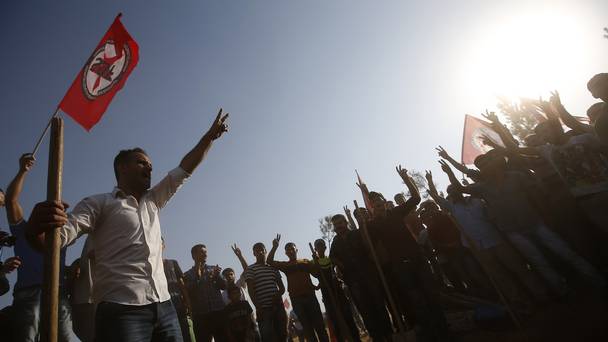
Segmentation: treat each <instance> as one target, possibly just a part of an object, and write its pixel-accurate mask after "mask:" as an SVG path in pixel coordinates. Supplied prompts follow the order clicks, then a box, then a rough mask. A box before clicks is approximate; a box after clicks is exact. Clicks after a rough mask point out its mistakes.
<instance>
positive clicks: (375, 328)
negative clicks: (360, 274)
mask: <svg viewBox="0 0 608 342" xmlns="http://www.w3.org/2000/svg"><path fill="white" fill-rule="evenodd" d="M347 285H348V288H349V290H350V293H351V296H352V298H353V300H354V302H355V306H356V307H357V309H358V310H359V313H361V318H363V323H364V324H365V329H367V331H368V332H369V335H370V336H371V337H372V339H373V340H374V341H388V340H390V336H391V334H392V332H393V329H392V326H391V321H390V318H389V316H388V311H386V305H385V303H384V293H383V292H382V285H381V284H380V282H379V281H376V280H375V279H369V278H359V279H356V280H355V279H353V280H351V281H349V282H348V283H347Z"/></svg>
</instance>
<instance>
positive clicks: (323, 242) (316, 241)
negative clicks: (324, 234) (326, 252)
mask: <svg viewBox="0 0 608 342" xmlns="http://www.w3.org/2000/svg"><path fill="white" fill-rule="evenodd" d="M320 244H323V246H325V247H327V244H326V243H325V240H323V239H316V240H315V243H314V246H315V247H317V245H320Z"/></svg>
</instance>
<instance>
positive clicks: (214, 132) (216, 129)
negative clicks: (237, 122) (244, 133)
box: [207, 108, 229, 140]
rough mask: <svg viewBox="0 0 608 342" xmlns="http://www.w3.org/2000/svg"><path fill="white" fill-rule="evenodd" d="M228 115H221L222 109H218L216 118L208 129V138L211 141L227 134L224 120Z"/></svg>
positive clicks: (226, 125)
mask: <svg viewBox="0 0 608 342" xmlns="http://www.w3.org/2000/svg"><path fill="white" fill-rule="evenodd" d="M228 115H229V113H226V114H225V115H222V108H220V110H219V112H217V117H216V118H215V120H213V123H212V124H211V127H210V128H209V132H208V133H207V134H209V136H210V137H211V139H213V140H215V139H217V138H219V137H221V136H222V134H223V133H224V132H228V124H226V119H228Z"/></svg>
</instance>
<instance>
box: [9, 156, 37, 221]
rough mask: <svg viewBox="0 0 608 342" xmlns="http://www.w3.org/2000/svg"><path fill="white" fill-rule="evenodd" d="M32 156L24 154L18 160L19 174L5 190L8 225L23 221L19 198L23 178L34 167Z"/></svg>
mask: <svg viewBox="0 0 608 342" xmlns="http://www.w3.org/2000/svg"><path fill="white" fill-rule="evenodd" d="M34 162H35V159H34V156H32V155H31V154H30V153H26V154H24V155H22V156H21V158H19V172H17V175H15V178H13V180H12V181H11V184H10V185H9V186H8V188H7V189H6V215H7V218H8V223H9V224H16V223H18V222H19V221H21V220H23V209H22V208H21V205H20V204H19V196H20V195H21V190H23V182H24V181H25V176H26V175H27V173H28V172H29V171H30V170H31V169H32V167H34Z"/></svg>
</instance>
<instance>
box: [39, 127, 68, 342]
mask: <svg viewBox="0 0 608 342" xmlns="http://www.w3.org/2000/svg"><path fill="white" fill-rule="evenodd" d="M62 175H63V119H61V118H59V117H53V119H52V122H51V142H50V144H49V169H48V179H47V189H46V191H47V193H46V199H47V200H48V201H61V183H62V182H61V179H62ZM60 245H61V240H60V238H59V227H57V228H56V229H54V230H53V231H52V232H49V233H46V248H45V257H44V282H43V284H44V287H43V293H42V295H43V296H42V303H41V306H40V310H41V316H42V317H41V329H40V332H41V341H43V342H57V332H58V328H59V317H58V316H59V267H60V265H59V263H60V253H61V248H60Z"/></svg>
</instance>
